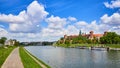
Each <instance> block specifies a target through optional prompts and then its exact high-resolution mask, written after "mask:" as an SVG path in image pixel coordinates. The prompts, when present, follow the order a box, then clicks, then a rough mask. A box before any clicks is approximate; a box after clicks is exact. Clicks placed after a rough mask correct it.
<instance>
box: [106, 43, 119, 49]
mask: <svg viewBox="0 0 120 68" xmlns="http://www.w3.org/2000/svg"><path fill="white" fill-rule="evenodd" d="M105 46H107V47H110V48H120V44H105Z"/></svg>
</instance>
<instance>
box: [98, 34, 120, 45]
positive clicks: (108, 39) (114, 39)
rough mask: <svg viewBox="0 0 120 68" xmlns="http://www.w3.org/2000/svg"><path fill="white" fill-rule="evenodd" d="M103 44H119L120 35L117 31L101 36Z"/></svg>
mask: <svg viewBox="0 0 120 68" xmlns="http://www.w3.org/2000/svg"><path fill="white" fill-rule="evenodd" d="M100 42H101V43H102V44H117V43H119V42H120V36H119V35H117V34H116V33H115V32H108V33H107V35H105V36H103V37H101V38H100Z"/></svg>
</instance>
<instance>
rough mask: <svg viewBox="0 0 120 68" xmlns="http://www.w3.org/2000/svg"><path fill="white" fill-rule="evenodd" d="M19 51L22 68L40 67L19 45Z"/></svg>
mask: <svg viewBox="0 0 120 68" xmlns="http://www.w3.org/2000/svg"><path fill="white" fill-rule="evenodd" d="M19 52H20V57H21V60H22V62H23V65H24V68H42V67H41V66H40V65H39V64H38V63H37V62H35V61H34V60H33V59H32V58H31V57H30V56H29V55H28V54H27V53H26V52H25V51H24V49H23V47H20V49H19Z"/></svg>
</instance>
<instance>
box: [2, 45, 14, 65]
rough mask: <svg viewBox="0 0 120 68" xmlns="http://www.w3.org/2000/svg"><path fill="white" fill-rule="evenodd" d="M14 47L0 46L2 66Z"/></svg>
mask: <svg viewBox="0 0 120 68" xmlns="http://www.w3.org/2000/svg"><path fill="white" fill-rule="evenodd" d="M14 48H15V47H14V46H9V47H7V48H4V47H0V67H1V65H2V64H3V63H4V61H5V60H6V58H7V57H8V55H9V54H10V53H11V51H12V50H13V49H14Z"/></svg>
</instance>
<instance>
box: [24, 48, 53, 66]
mask: <svg viewBox="0 0 120 68" xmlns="http://www.w3.org/2000/svg"><path fill="white" fill-rule="evenodd" d="M26 51H27V50H26ZM27 52H28V51H27ZM28 53H29V52H28ZM29 54H30V53H29ZM30 55H31V56H33V57H34V58H35V59H37V60H38V61H39V62H40V63H42V64H43V65H45V66H46V67H47V68H51V67H50V66H49V65H47V64H46V63H44V62H43V61H42V60H40V59H38V58H36V57H35V56H34V55H32V54H30Z"/></svg>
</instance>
